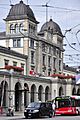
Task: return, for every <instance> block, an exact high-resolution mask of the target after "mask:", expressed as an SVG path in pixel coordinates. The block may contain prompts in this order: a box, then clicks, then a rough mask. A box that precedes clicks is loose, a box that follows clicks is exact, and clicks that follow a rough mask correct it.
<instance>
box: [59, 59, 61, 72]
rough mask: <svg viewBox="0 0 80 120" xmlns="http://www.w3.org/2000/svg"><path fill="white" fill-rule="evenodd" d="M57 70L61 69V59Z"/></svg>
mask: <svg viewBox="0 0 80 120" xmlns="http://www.w3.org/2000/svg"><path fill="white" fill-rule="evenodd" d="M59 70H60V71H61V60H59Z"/></svg>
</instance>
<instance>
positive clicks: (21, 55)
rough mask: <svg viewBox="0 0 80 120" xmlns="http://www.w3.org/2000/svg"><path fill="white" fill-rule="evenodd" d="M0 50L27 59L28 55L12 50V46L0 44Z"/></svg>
mask: <svg viewBox="0 0 80 120" xmlns="http://www.w3.org/2000/svg"><path fill="white" fill-rule="evenodd" d="M0 52H2V53H5V54H9V55H12V56H16V57H20V58H23V59H27V55H24V54H21V53H18V52H15V51H13V50H10V47H9V48H6V47H3V46H0Z"/></svg>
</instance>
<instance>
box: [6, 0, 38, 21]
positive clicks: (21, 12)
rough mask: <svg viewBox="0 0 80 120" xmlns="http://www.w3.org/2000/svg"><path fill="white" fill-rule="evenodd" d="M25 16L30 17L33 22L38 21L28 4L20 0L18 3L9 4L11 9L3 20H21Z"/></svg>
mask: <svg viewBox="0 0 80 120" xmlns="http://www.w3.org/2000/svg"><path fill="white" fill-rule="evenodd" d="M26 18H28V19H30V20H31V21H33V22H35V23H38V22H37V21H36V18H35V16H34V13H33V11H32V9H31V8H30V7H29V5H26V4H24V3H23V1H22V0H21V1H20V3H18V4H15V5H12V6H11V9H10V11H9V14H8V15H7V17H6V19H5V21H9V20H21V19H26Z"/></svg>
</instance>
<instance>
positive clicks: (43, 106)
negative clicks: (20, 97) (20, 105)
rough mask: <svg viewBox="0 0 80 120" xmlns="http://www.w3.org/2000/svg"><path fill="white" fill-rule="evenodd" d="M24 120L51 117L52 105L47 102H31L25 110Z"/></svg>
mask: <svg viewBox="0 0 80 120" xmlns="http://www.w3.org/2000/svg"><path fill="white" fill-rule="evenodd" d="M24 116H25V118H33V117H41V116H49V117H50V118H51V117H52V116H53V110H52V104H51V103H49V102H32V103H30V104H29V105H28V107H26V108H25V111H24Z"/></svg>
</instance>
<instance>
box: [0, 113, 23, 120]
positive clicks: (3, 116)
mask: <svg viewBox="0 0 80 120" xmlns="http://www.w3.org/2000/svg"><path fill="white" fill-rule="evenodd" d="M17 118H18V119H19V118H24V113H23V112H15V113H14V116H6V113H4V114H0V120H11V119H12V120H15V119H17Z"/></svg>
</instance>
